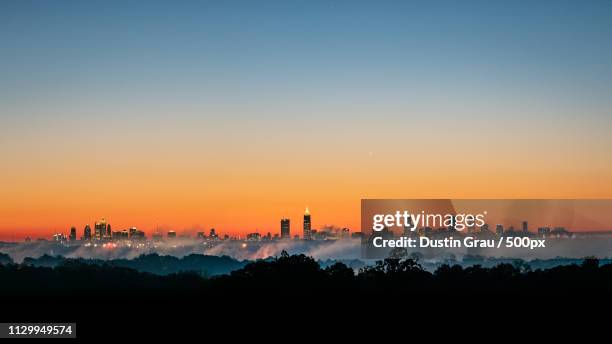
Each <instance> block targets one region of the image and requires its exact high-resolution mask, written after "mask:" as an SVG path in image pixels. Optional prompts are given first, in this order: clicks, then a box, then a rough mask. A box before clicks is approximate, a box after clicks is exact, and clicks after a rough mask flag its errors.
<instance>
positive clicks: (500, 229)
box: [495, 225, 504, 235]
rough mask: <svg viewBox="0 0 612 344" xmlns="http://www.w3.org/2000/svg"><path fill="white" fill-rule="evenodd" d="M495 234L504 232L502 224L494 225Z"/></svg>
mask: <svg viewBox="0 0 612 344" xmlns="http://www.w3.org/2000/svg"><path fill="white" fill-rule="evenodd" d="M495 234H497V235H502V234H504V226H503V225H497V226H495Z"/></svg>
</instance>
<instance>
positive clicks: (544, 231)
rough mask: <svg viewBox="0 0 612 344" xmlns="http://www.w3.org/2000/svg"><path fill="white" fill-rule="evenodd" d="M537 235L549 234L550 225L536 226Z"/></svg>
mask: <svg viewBox="0 0 612 344" xmlns="http://www.w3.org/2000/svg"><path fill="white" fill-rule="evenodd" d="M538 235H539V236H541V237H545V236H549V235H550V227H540V228H538Z"/></svg>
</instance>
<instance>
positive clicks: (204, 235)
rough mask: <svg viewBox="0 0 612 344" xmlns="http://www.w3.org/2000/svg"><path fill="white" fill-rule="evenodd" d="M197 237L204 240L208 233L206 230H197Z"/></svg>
mask: <svg viewBox="0 0 612 344" xmlns="http://www.w3.org/2000/svg"><path fill="white" fill-rule="evenodd" d="M196 238H197V239H198V240H204V239H206V234H204V232H197V233H196Z"/></svg>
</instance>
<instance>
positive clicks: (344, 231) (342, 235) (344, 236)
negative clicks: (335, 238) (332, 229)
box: [340, 228, 351, 239]
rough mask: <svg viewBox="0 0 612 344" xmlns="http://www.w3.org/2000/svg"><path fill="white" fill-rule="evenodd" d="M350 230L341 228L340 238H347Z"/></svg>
mask: <svg viewBox="0 0 612 344" xmlns="http://www.w3.org/2000/svg"><path fill="white" fill-rule="evenodd" d="M350 233H351V230H350V229H348V228H342V232H341V233H340V237H341V238H344V239H346V238H348V237H349V236H350Z"/></svg>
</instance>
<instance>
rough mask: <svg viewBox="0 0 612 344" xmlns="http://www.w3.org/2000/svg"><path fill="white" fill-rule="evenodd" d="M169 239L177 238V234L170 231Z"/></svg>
mask: <svg viewBox="0 0 612 344" xmlns="http://www.w3.org/2000/svg"><path fill="white" fill-rule="evenodd" d="M168 238H176V232H175V231H168Z"/></svg>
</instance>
